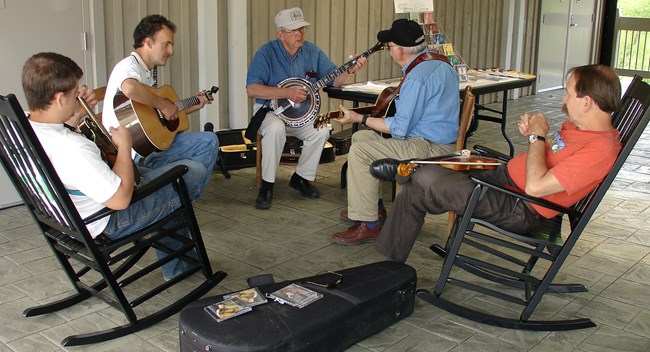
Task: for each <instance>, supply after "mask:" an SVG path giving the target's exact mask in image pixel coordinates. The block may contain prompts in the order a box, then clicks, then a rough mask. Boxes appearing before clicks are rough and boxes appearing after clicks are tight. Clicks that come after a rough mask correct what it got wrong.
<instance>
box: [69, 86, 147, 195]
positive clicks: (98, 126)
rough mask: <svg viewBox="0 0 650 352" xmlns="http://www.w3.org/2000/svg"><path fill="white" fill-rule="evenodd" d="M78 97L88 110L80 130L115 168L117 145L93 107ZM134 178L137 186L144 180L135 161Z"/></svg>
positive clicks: (111, 166) (107, 162)
mask: <svg viewBox="0 0 650 352" xmlns="http://www.w3.org/2000/svg"><path fill="white" fill-rule="evenodd" d="M78 99H79V104H81V106H82V107H83V108H84V110H86V113H88V115H87V116H86V117H84V118H83V120H82V121H81V122H80V123H79V126H78V128H79V131H81V133H82V134H83V135H84V136H85V137H86V138H88V139H89V140H91V141H93V142H94V143H95V145H96V146H97V148H99V151H100V153H101V156H102V159H103V160H104V161H105V162H106V164H108V166H109V167H110V168H113V165H115V161H116V160H117V147H116V146H115V144H114V143H113V140H112V139H111V136H110V135H109V134H108V132H107V131H106V129H105V128H104V125H102V123H101V121H99V119H98V118H97V115H95V112H94V111H93V109H91V108H90V106H88V103H86V101H85V100H84V98H82V97H78ZM133 180H134V182H135V185H136V186H137V185H139V184H140V181H141V180H142V176H141V175H140V170H138V167H137V166H136V165H135V163H133Z"/></svg>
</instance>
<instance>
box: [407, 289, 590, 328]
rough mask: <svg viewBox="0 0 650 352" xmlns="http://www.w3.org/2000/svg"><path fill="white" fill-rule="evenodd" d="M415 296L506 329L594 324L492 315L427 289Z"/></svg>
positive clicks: (483, 322) (571, 326) (574, 326)
mask: <svg viewBox="0 0 650 352" xmlns="http://www.w3.org/2000/svg"><path fill="white" fill-rule="evenodd" d="M417 296H418V297H420V298H421V299H423V300H425V301H426V302H428V303H430V304H432V305H434V306H436V307H438V308H440V309H444V310H445V311H447V312H449V313H452V314H455V315H458V316H461V317H463V318H466V319H469V320H473V321H475V322H479V323H482V324H488V325H493V326H498V327H502V328H508V329H518V330H533V331H566V330H575V329H586V328H593V327H595V326H596V324H594V322H592V321H591V320H590V319H587V318H579V319H571V320H543V321H540V320H525V321H524V320H518V319H510V318H505V317H499V316H494V315H490V314H486V313H482V312H479V311H476V310H473V309H469V308H467V307H463V306H460V305H457V304H455V303H452V302H450V301H448V300H446V299H444V298H440V296H439V295H438V296H436V295H433V294H431V293H430V292H429V291H427V290H422V289H421V290H418V291H417Z"/></svg>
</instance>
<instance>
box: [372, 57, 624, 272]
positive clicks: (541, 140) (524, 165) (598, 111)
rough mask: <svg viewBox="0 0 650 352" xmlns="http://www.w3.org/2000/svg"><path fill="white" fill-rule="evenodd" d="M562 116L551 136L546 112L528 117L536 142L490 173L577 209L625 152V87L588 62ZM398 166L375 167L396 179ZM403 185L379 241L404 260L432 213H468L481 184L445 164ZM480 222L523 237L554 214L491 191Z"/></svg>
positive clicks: (573, 80)
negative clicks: (619, 121) (616, 123)
mask: <svg viewBox="0 0 650 352" xmlns="http://www.w3.org/2000/svg"><path fill="white" fill-rule="evenodd" d="M568 78H569V79H568V82H567V85H566V94H565V96H564V99H563V101H562V102H563V105H562V111H563V112H564V113H565V114H566V115H567V116H568V119H567V120H566V121H565V122H564V123H563V124H562V128H561V129H560V130H559V131H555V132H550V133H549V126H548V123H547V120H546V117H545V116H544V115H543V114H541V113H536V114H524V115H523V116H522V117H521V120H520V122H519V132H521V134H523V135H524V136H527V137H528V143H529V144H528V151H527V152H524V153H522V154H520V155H518V156H516V157H514V158H513V159H512V160H510V161H509V162H508V163H507V164H505V165H502V166H500V167H498V168H497V169H495V170H488V171H482V172H483V175H488V176H489V177H492V178H494V179H495V180H496V181H498V182H499V183H501V184H506V185H509V186H512V187H514V188H517V189H520V190H523V191H524V192H525V193H526V194H528V195H531V196H534V197H539V198H544V199H546V200H549V201H552V202H555V203H557V204H560V205H564V206H571V205H573V204H575V203H576V202H577V201H579V200H580V199H582V198H583V197H585V196H586V195H587V194H588V193H589V192H591V190H592V189H593V188H594V187H595V186H596V185H597V184H598V183H600V182H601V181H602V180H603V179H604V178H605V176H606V175H607V174H608V173H609V171H610V170H611V168H612V166H613V165H614V162H615V161H616V158H617V157H618V154H619V152H620V150H621V143H620V142H619V133H618V131H617V130H616V129H615V128H614V127H613V126H612V113H613V112H615V111H617V110H618V109H619V108H620V104H621V101H620V97H621V85H620V81H619V78H618V76H617V75H616V73H615V72H614V71H613V70H612V69H611V68H610V67H607V66H604V65H587V66H580V67H575V68H573V69H571V70H570V71H569V73H568ZM396 165H397V163H396V162H395V161H394V160H390V159H383V160H381V161H377V162H375V163H374V164H373V165H372V166H371V173H372V174H373V176H375V177H377V178H380V179H390V178H392V177H394V175H395V170H396ZM397 180H398V182H399V183H401V184H403V187H402V188H401V190H400V192H399V194H398V195H397V198H396V199H395V202H394V203H393V206H392V208H391V211H390V214H389V216H388V218H387V220H386V223H385V224H384V227H383V228H382V231H381V234H380V235H379V238H378V239H377V242H376V243H375V248H376V249H377V250H378V251H379V252H381V253H382V254H384V255H385V256H386V258H387V259H390V260H394V261H400V262H404V261H406V258H407V257H408V255H409V252H410V251H411V248H412V247H413V244H414V243H415V239H416V238H417V236H418V234H419V232H420V229H421V228H422V224H423V223H424V217H425V215H426V213H432V214H442V213H445V212H447V211H455V212H456V213H458V214H462V213H463V212H464V211H465V207H466V206H467V202H468V200H469V197H470V194H471V192H472V190H473V188H474V187H475V183H474V182H473V181H472V180H471V179H470V178H469V177H468V175H467V174H464V173H461V172H457V171H453V170H449V169H446V168H443V167H441V166H439V165H425V166H422V167H420V168H419V169H418V170H417V172H415V173H413V174H412V175H410V176H408V177H406V178H401V177H399V176H398V177H397ZM474 214H475V215H476V217H478V218H481V219H484V220H486V221H488V222H490V223H493V224H496V225H499V226H501V227H503V228H505V229H509V230H512V231H515V232H526V231H527V230H529V229H531V228H533V227H535V226H536V225H538V224H539V223H540V222H541V221H543V220H544V219H548V218H551V217H553V216H555V215H557V212H554V211H552V210H549V209H546V208H543V207H540V206H537V205H533V204H529V203H527V202H523V201H520V200H519V198H516V197H513V196H510V195H507V194H504V193H500V192H492V191H488V192H487V193H486V194H485V196H484V197H483V199H482V200H481V201H480V202H479V203H478V205H477V207H476V210H475V212H474Z"/></svg>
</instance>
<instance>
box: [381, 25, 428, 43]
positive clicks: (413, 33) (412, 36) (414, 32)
mask: <svg viewBox="0 0 650 352" xmlns="http://www.w3.org/2000/svg"><path fill="white" fill-rule="evenodd" d="M377 40H378V41H380V42H382V43H388V42H393V43H395V44H397V45H399V46H404V47H412V46H418V45H420V44H422V43H424V32H422V27H421V26H420V25H419V24H417V22H415V21H411V20H407V19H403V18H402V19H399V20H395V22H393V26H392V27H391V28H390V29H386V30H383V31H379V33H377Z"/></svg>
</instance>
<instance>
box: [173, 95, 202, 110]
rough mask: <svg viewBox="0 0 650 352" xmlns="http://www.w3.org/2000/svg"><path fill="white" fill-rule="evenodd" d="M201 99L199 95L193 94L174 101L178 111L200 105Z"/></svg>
mask: <svg viewBox="0 0 650 352" xmlns="http://www.w3.org/2000/svg"><path fill="white" fill-rule="evenodd" d="M200 102H201V101H200V100H199V97H197V96H193V97H189V98H185V99H181V100H179V101H177V102H175V103H174V105H175V106H176V108H177V109H178V111H181V110H185V109H187V108H189V107H191V106H194V105H198V104H199V103H200Z"/></svg>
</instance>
